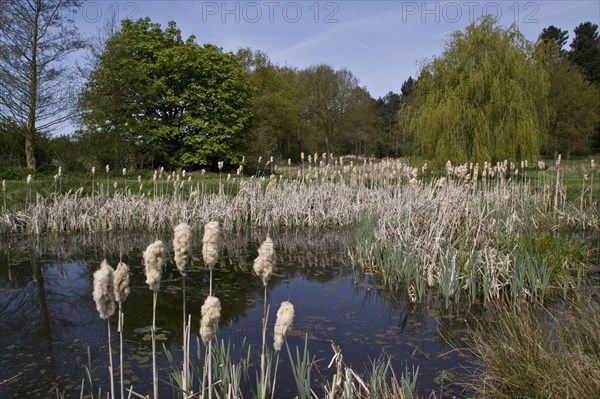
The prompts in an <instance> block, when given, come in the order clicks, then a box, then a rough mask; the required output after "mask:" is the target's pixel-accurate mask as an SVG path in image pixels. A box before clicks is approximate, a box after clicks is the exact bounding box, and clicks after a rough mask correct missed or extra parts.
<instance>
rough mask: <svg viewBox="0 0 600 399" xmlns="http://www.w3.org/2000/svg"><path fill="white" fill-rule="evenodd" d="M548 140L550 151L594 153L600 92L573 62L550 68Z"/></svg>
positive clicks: (566, 153) (547, 147) (561, 62)
mask: <svg viewBox="0 0 600 399" xmlns="http://www.w3.org/2000/svg"><path fill="white" fill-rule="evenodd" d="M547 70H548V75H549V77H550V91H549V93H548V110H549V120H548V139H547V146H546V151H547V152H548V153H550V154H558V153H562V154H563V155H564V156H566V157H567V158H568V157H569V156H570V155H571V154H572V153H579V154H585V153H589V152H590V151H591V145H592V141H593V138H594V133H595V131H596V129H597V127H598V123H599V122H600V90H599V89H598V85H596V84H594V83H592V82H590V81H588V80H587V79H586V77H585V75H584V74H583V73H582V72H581V70H580V69H579V68H578V67H577V66H576V65H573V64H572V63H571V62H569V61H558V62H555V63H553V64H551V65H549V66H548V68H547Z"/></svg>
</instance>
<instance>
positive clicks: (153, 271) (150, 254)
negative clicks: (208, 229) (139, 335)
mask: <svg viewBox="0 0 600 399" xmlns="http://www.w3.org/2000/svg"><path fill="white" fill-rule="evenodd" d="M166 252H167V251H166V248H165V245H164V244H163V242H162V241H160V240H156V241H154V242H153V243H152V244H150V245H148V247H146V250H145V251H144V253H143V257H144V265H145V269H146V284H148V287H149V288H150V290H151V291H152V294H153V295H152V381H153V387H154V398H155V399H156V398H158V372H157V369H156V302H157V299H158V290H159V288H160V280H161V276H162V267H163V265H164V264H165V261H166Z"/></svg>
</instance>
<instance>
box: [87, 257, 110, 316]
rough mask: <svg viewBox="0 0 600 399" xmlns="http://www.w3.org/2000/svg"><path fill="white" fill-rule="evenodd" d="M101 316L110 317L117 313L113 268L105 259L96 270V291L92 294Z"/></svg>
mask: <svg viewBox="0 0 600 399" xmlns="http://www.w3.org/2000/svg"><path fill="white" fill-rule="evenodd" d="M92 296H93V297H94V302H96V309H97V310H98V313H100V318H102V319H108V318H109V317H110V316H112V315H113V314H114V313H115V293H114V289H113V268H112V267H110V265H109V264H108V263H107V262H106V260H103V261H102V263H101V264H100V268H99V269H98V270H96V271H95V272H94V292H93V294H92Z"/></svg>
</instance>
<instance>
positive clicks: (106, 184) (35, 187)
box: [0, 170, 239, 210]
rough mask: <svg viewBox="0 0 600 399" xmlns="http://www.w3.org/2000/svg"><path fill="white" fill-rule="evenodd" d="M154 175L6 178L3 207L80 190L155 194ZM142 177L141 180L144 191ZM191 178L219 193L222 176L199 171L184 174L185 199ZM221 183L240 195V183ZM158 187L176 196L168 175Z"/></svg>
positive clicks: (224, 180)
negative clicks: (29, 179)
mask: <svg viewBox="0 0 600 399" xmlns="http://www.w3.org/2000/svg"><path fill="white" fill-rule="evenodd" d="M153 175H154V171H153V170H139V171H138V170H136V171H131V172H128V173H127V176H123V175H122V172H117V171H110V172H109V173H106V172H105V171H102V172H98V171H96V173H95V175H92V174H91V173H83V172H63V176H62V178H60V179H56V180H55V179H54V175H49V174H44V173H37V174H33V175H32V182H31V184H27V175H26V176H25V177H24V178H22V179H11V180H9V179H6V181H5V184H6V191H2V198H1V200H0V206H3V205H4V203H6V207H7V208H8V209H10V210H19V209H24V208H25V207H26V205H27V204H28V203H29V201H33V202H35V200H36V197H37V196H38V195H39V196H41V197H43V198H49V197H51V196H53V195H56V194H64V193H67V192H69V191H71V192H74V191H77V190H81V193H82V195H84V196H85V195H92V193H94V194H97V193H100V192H102V193H108V194H109V195H114V193H115V192H120V193H123V192H130V193H131V194H140V193H141V194H145V195H153V194H154V185H155V183H154V181H153V180H152V179H153ZM138 176H139V177H140V178H141V183H142V185H141V189H140V183H139V182H138ZM234 176H235V174H234ZM189 177H191V178H192V181H191V184H192V185H193V187H194V188H196V187H202V186H204V192H205V194H213V193H217V192H218V190H219V174H218V173H206V174H204V175H203V174H202V173H201V172H199V171H198V172H192V173H187V174H186V176H185V178H184V177H181V174H180V179H181V180H182V181H183V180H185V184H184V188H183V193H182V194H183V195H184V197H187V195H189V184H190V183H189V182H188V178H189ZM0 178H1V176H0ZM2 180H4V179H2ZM221 181H222V184H223V189H224V192H225V193H226V194H231V195H235V194H236V193H237V191H238V188H239V184H238V183H237V182H236V183H235V184H234V183H233V181H232V180H230V181H229V182H228V181H227V173H223V174H222V175H221ZM115 183H116V188H115ZM156 187H157V193H158V195H160V196H165V197H171V196H173V194H174V188H173V181H172V180H170V181H168V180H167V174H166V172H165V174H164V175H163V177H162V179H160V178H158V179H157V180H156ZM5 201H6V202H5Z"/></svg>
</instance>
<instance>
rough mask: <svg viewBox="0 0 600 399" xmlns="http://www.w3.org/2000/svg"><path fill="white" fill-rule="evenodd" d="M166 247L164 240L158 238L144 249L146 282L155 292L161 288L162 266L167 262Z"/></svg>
mask: <svg viewBox="0 0 600 399" xmlns="http://www.w3.org/2000/svg"><path fill="white" fill-rule="evenodd" d="M166 253H167V251H166V249H165V245H164V244H163V242H162V241H160V240H156V241H154V242H153V243H152V244H150V245H148V247H147V248H146V250H145V251H144V265H145V266H146V284H148V287H150V289H151V290H152V291H154V292H156V291H158V290H159V288H160V278H161V271H162V266H163V265H164V263H165V260H166V259H165V258H166Z"/></svg>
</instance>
